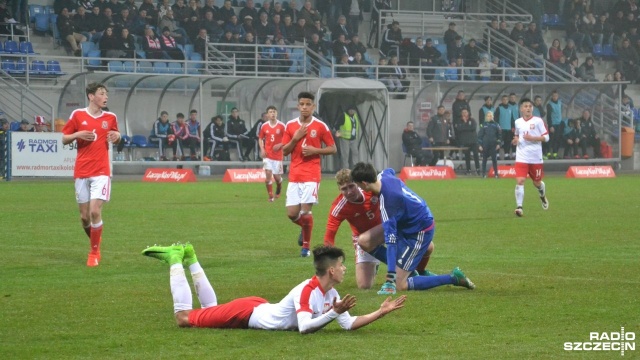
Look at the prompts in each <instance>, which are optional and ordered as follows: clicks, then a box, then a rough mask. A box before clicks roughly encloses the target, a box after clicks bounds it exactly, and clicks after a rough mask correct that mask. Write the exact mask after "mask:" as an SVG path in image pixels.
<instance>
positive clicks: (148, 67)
mask: <svg viewBox="0 0 640 360" xmlns="http://www.w3.org/2000/svg"><path fill="white" fill-rule="evenodd" d="M138 72H139V73H152V72H153V65H152V64H151V62H150V61H140V62H138Z"/></svg>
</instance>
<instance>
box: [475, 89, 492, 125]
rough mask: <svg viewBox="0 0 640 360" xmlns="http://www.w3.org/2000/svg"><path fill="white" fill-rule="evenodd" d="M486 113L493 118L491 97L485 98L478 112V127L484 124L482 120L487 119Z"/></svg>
mask: <svg viewBox="0 0 640 360" xmlns="http://www.w3.org/2000/svg"><path fill="white" fill-rule="evenodd" d="M487 113H492V114H491V115H492V118H493V98H492V97H491V96H485V98H484V104H482V107H481V108H480V110H479V111H478V123H479V124H480V126H482V124H484V119H486V118H487Z"/></svg>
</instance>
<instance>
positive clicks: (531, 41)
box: [524, 21, 547, 57]
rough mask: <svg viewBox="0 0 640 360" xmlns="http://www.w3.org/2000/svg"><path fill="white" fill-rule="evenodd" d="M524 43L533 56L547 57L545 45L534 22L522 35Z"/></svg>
mask: <svg viewBox="0 0 640 360" xmlns="http://www.w3.org/2000/svg"><path fill="white" fill-rule="evenodd" d="M524 43H525V45H527V47H528V48H529V49H530V50H531V51H533V52H534V53H535V54H538V55H542V57H545V56H547V45H546V44H545V42H544V37H543V36H542V32H541V31H540V30H539V29H538V26H537V25H536V23H535V22H533V21H532V22H530V23H529V28H528V29H527V31H525V34H524Z"/></svg>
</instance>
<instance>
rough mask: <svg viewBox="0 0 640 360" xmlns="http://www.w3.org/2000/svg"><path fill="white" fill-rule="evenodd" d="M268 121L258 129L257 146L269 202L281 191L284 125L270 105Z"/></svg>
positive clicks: (277, 196)
mask: <svg viewBox="0 0 640 360" xmlns="http://www.w3.org/2000/svg"><path fill="white" fill-rule="evenodd" d="M267 119H268V121H267V122H266V123H264V124H262V126H261V127H260V132H259V134H258V145H259V146H260V157H261V158H262V162H263V168H264V175H265V180H264V182H265V183H266V185H267V193H268V194H269V201H274V200H275V199H277V198H279V197H280V191H281V190H282V136H283V135H284V124H283V123H282V122H281V121H279V120H278V109H276V107H275V106H273V105H271V106H268V107H267ZM272 177H273V179H274V180H275V181H276V194H275V196H274V195H273V181H272Z"/></svg>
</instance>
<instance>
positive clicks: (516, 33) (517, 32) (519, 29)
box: [509, 22, 525, 41]
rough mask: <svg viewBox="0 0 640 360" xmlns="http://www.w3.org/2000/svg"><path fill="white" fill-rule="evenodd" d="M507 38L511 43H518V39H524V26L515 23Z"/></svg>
mask: <svg viewBox="0 0 640 360" xmlns="http://www.w3.org/2000/svg"><path fill="white" fill-rule="evenodd" d="M509 37H510V38H511V40H513V41H518V39H519V38H523V39H524V37H525V31H524V25H523V24H522V23H521V22H517V23H516V25H515V26H514V27H513V29H512V30H511V34H509Z"/></svg>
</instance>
